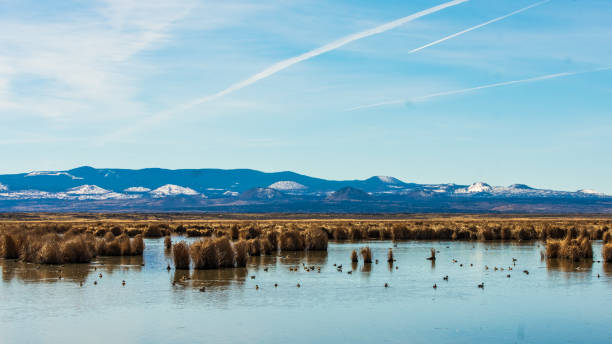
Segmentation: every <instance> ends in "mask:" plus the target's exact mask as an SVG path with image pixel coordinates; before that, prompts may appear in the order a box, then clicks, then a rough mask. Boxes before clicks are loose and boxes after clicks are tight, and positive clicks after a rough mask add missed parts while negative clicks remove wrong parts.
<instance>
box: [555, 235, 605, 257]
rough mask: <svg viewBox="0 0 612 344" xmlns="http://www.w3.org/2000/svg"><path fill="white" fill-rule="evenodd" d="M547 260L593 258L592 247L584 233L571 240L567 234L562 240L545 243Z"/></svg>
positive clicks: (570, 236)
mask: <svg viewBox="0 0 612 344" xmlns="http://www.w3.org/2000/svg"><path fill="white" fill-rule="evenodd" d="M546 257H547V258H564V259H569V260H572V261H579V260H582V259H587V258H593V246H592V245H591V239H590V238H589V236H588V235H587V234H586V232H584V233H582V234H580V235H579V236H578V237H576V238H573V237H572V233H571V232H568V233H567V235H566V237H565V239H563V240H549V241H547V242H546Z"/></svg>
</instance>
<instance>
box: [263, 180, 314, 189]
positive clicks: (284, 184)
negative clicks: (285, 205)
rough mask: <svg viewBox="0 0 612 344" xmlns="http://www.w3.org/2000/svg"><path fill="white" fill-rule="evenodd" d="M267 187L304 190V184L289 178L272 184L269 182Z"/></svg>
mask: <svg viewBox="0 0 612 344" xmlns="http://www.w3.org/2000/svg"><path fill="white" fill-rule="evenodd" d="M268 188H270V189H275V190H282V191H293V190H304V189H306V186H304V185H302V184H300V183H298V182H294V181H291V180H281V181H278V182H276V183H274V184H270V185H269V186H268Z"/></svg>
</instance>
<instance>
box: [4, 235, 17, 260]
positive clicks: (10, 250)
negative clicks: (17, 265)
mask: <svg viewBox="0 0 612 344" xmlns="http://www.w3.org/2000/svg"><path fill="white" fill-rule="evenodd" d="M0 257H2V258H5V259H17V258H19V249H18V246H17V243H16V242H15V239H14V238H13V236H12V235H9V234H2V236H0Z"/></svg>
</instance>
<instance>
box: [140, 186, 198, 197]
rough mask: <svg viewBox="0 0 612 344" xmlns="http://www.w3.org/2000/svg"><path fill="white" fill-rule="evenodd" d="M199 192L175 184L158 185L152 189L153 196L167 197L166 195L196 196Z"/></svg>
mask: <svg viewBox="0 0 612 344" xmlns="http://www.w3.org/2000/svg"><path fill="white" fill-rule="evenodd" d="M198 194H199V193H198V192H197V191H195V190H194V189H191V188H187V187H183V186H179V185H174V184H166V185H163V186H160V187H158V188H157V189H155V190H153V191H151V195H152V196H153V197H166V196H178V195H187V196H195V195H198Z"/></svg>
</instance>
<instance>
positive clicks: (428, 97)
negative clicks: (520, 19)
mask: <svg viewBox="0 0 612 344" xmlns="http://www.w3.org/2000/svg"><path fill="white" fill-rule="evenodd" d="M606 70H612V67H604V68H598V69H593V70H588V71H581V72H563V73H556V74H548V75H542V76H537V77H533V78H528V79H521V80H512V81H504V82H498V83H495V84H488V85H483V86H476V87H470V88H462V89H459V90H453V91H445V92H438V93H432V94H428V95H425V96H420V97H415V98H411V99H398V100H390V101H386V102H380V103H375V104H369V105H360V106H356V107H352V108H349V109H347V110H346V111H354V110H361V109H369V108H374V107H379V106H385V105H394V104H404V103H409V102H419V101H425V100H429V99H432V98H438V97H443V96H450V95H454V94H461V93H467V92H472V91H478V90H483V89H486V88H494V87H501V86H508V85H516V84H522V83H528V82H535V81H542V80H548V79H555V78H561V77H565V76H571V75H578V74H585V73H593V72H601V71H606Z"/></svg>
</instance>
